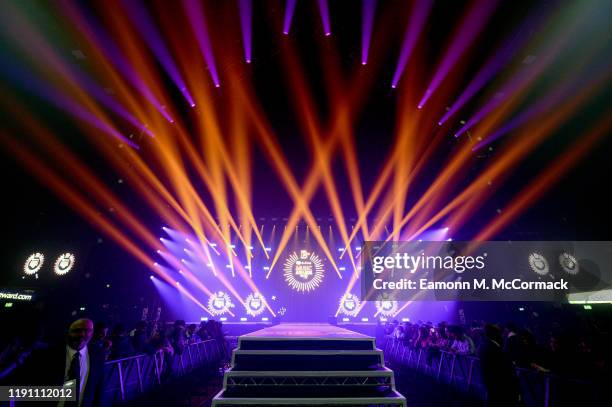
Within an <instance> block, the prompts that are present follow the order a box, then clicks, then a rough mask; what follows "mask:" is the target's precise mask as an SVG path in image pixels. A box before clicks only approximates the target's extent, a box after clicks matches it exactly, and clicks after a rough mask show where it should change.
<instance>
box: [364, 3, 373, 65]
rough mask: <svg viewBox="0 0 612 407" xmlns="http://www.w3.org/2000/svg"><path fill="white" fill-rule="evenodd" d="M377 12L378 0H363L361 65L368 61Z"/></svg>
mask: <svg viewBox="0 0 612 407" xmlns="http://www.w3.org/2000/svg"><path fill="white" fill-rule="evenodd" d="M375 13H376V0H363V4H362V20H361V65H365V64H367V63H368V54H369V52H370V40H371V39H372V26H373V25H374V14H375Z"/></svg>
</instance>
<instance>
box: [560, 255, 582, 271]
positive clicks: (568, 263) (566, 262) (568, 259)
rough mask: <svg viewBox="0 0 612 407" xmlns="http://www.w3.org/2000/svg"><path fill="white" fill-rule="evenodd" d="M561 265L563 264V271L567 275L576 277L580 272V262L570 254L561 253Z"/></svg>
mask: <svg viewBox="0 0 612 407" xmlns="http://www.w3.org/2000/svg"><path fill="white" fill-rule="evenodd" d="M559 263H560V264H561V268H562V269H563V271H565V272H566V273H567V274H571V275H573V276H575V275H576V274H578V271H580V269H579V267H578V261H577V260H576V258H575V257H574V256H572V255H571V254H569V253H561V255H560V256H559Z"/></svg>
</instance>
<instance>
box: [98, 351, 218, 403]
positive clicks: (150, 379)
mask: <svg viewBox="0 0 612 407" xmlns="http://www.w3.org/2000/svg"><path fill="white" fill-rule="evenodd" d="M222 347H223V344H220V343H219V342H218V341H216V340H214V339H210V340H207V341H202V342H196V343H191V344H188V345H187V346H185V349H184V350H183V352H182V353H181V354H175V355H168V354H166V353H164V351H162V350H160V351H157V352H155V353H154V354H152V355H138V356H131V357H128V358H123V359H117V360H112V361H109V362H106V364H105V371H104V375H105V377H104V395H103V397H102V398H103V400H104V403H103V404H104V405H115V404H117V403H120V402H124V401H127V400H132V399H134V398H135V397H137V396H139V395H141V394H143V393H146V392H147V391H149V390H151V389H153V388H155V387H156V386H159V385H161V384H162V383H163V382H164V380H165V379H166V378H169V377H180V376H182V375H184V374H186V373H189V372H190V371H192V370H194V369H196V368H200V367H204V366H207V365H208V366H211V367H216V364H217V363H218V362H220V361H221V360H222V359H223V355H224V349H223V348H222Z"/></svg>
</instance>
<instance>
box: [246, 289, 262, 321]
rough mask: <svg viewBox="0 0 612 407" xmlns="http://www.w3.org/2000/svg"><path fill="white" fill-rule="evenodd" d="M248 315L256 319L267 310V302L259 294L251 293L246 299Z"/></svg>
mask: <svg viewBox="0 0 612 407" xmlns="http://www.w3.org/2000/svg"><path fill="white" fill-rule="evenodd" d="M244 306H245V308H246V312H247V314H249V315H251V316H253V317H256V316H257V315H259V314H261V313H262V312H264V311H265V309H266V302H265V300H264V298H263V296H262V295H261V294H259V293H251V294H249V295H248V296H247V297H246V301H245V302H244Z"/></svg>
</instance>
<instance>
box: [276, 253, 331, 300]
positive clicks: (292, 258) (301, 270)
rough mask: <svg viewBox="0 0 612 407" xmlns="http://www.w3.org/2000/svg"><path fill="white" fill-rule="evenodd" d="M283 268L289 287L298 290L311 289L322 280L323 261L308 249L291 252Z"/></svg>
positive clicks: (305, 290)
mask: <svg viewBox="0 0 612 407" xmlns="http://www.w3.org/2000/svg"><path fill="white" fill-rule="evenodd" d="M283 270H284V276H285V281H286V282H287V284H288V285H289V287H291V288H292V289H294V290H296V291H299V292H307V291H313V290H314V289H315V288H317V287H318V286H319V285H320V284H321V282H322V281H323V262H322V261H321V259H320V258H319V256H317V255H316V254H314V253H311V252H309V251H308V250H300V255H299V256H298V254H297V253H296V252H293V253H291V254H290V255H289V257H287V260H285V266H284V268H283Z"/></svg>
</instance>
